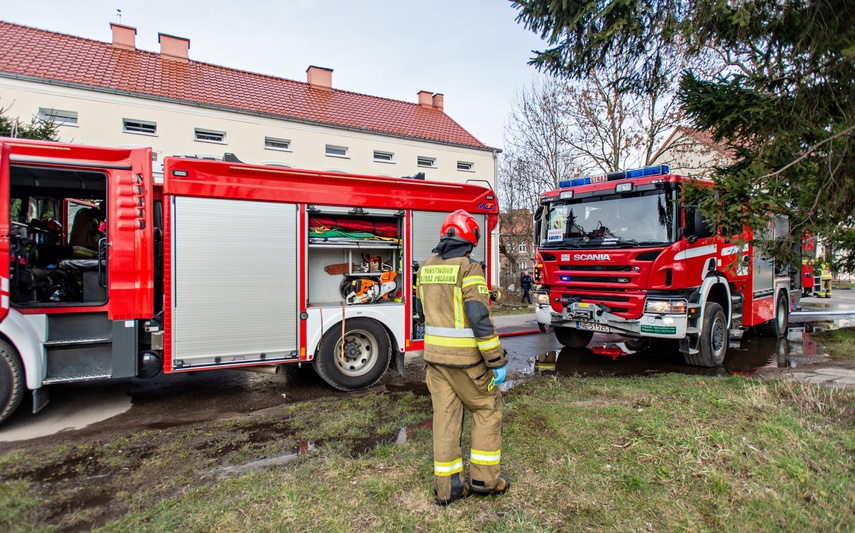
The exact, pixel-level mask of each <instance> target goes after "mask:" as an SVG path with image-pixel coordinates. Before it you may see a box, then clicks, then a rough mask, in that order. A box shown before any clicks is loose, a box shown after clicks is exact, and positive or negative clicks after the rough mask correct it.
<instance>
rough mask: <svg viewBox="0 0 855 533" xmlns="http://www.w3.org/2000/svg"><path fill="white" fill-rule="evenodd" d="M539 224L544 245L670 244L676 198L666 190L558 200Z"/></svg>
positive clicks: (553, 246)
mask: <svg viewBox="0 0 855 533" xmlns="http://www.w3.org/2000/svg"><path fill="white" fill-rule="evenodd" d="M540 228H541V231H540V235H539V240H540V247H541V248H561V247H563V246H570V247H574V248H576V247H578V248H588V247H601V246H613V247H614V246H618V247H622V246H656V245H667V244H669V243H671V242H674V241H673V237H674V202H673V201H671V198H670V197H669V193H668V191H664V190H656V191H647V192H644V193H629V194H623V195H614V194H613V195H609V196H599V197H592V198H581V199H577V200H573V201H569V202H562V203H558V202H555V203H551V204H549V206H548V207H547V208H546V209H545V210H544V214H543V223H542V224H541V226H540Z"/></svg>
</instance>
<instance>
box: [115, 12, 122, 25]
mask: <svg viewBox="0 0 855 533" xmlns="http://www.w3.org/2000/svg"><path fill="white" fill-rule="evenodd" d="M116 18H118V19H119V24H121V23H122V10H121V9H117V10H116Z"/></svg>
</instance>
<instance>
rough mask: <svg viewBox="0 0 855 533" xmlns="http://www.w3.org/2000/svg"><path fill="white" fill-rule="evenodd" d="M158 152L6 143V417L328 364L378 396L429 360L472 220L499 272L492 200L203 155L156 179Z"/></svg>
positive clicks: (0, 173) (326, 371) (1, 338)
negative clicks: (111, 381)
mask: <svg viewBox="0 0 855 533" xmlns="http://www.w3.org/2000/svg"><path fill="white" fill-rule="evenodd" d="M151 156H152V154H151V150H150V149H148V148H137V149H116V148H99V147H88V146H80V145H72V144H60V143H50V142H40V141H24V140H17V139H6V140H2V141H0V253H2V254H4V255H5V256H6V259H4V260H3V261H0V290H2V294H0V421H2V420H5V419H6V418H8V416H9V415H10V414H11V413H12V412H13V411H14V410H15V408H16V407H17V406H18V404H19V403H20V401H21V398H22V396H23V395H24V394H25V391H26V390H27V389H29V390H30V391H32V396H33V411H34V412H36V411H38V410H39V409H41V408H42V407H43V406H44V405H45V404H46V402H47V399H48V397H47V393H46V386H47V385H50V384H56V383H66V382H73V381H84V380H100V379H107V378H133V377H135V378H150V377H154V376H157V375H159V374H160V373H165V374H171V373H179V372H195V371H205V370H209V369H222V368H232V369H247V368H251V369H256V370H258V369H265V370H267V371H270V370H272V369H278V368H281V366H280V365H284V364H288V363H296V364H300V363H311V364H312V366H313V367H314V369H315V370H316V372H317V373H318V375H319V376H320V377H321V378H322V379H323V380H324V381H326V382H327V383H328V384H329V385H330V386H332V387H334V388H337V389H340V390H348V391H349V390H355V389H362V388H365V387H369V386H371V385H373V384H374V383H376V382H377V381H378V380H379V379H380V378H381V377H382V376H383V374H384V373H385V372H386V370H387V369H388V368H390V367H394V368H397V369H398V370H399V371H403V360H404V353H405V352H407V351H412V350H420V349H423V335H424V327H423V323H422V321H421V317H420V316H419V315H418V312H417V309H416V306H414V302H413V298H412V286H413V282H414V276H415V275H416V271H417V268H418V264H419V262H421V261H424V260H425V259H427V258H428V257H430V256H431V249H432V248H433V247H434V246H435V245H436V243H437V241H438V239H439V233H440V227H441V225H442V223H443V221H444V220H445V217H446V216H447V215H448V213H450V212H452V211H454V210H456V209H466V210H467V211H469V212H470V213H471V214H472V215H473V216H475V217H476V219H477V220H478V222H479V224H480V225H481V227H482V229H483V231H482V234H483V235H485V239H483V240H482V241H483V242H482V243H480V244H479V246H478V247H476V249H475V250H474V251H473V254H472V257H473V258H475V259H476V260H480V261H484V262H485V263H486V268H485V272H486V273H487V276H488V278H490V277H491V273H492V270H493V269H492V268H491V263H490V261H491V254H489V253H485V250H489V249H490V247H491V246H493V243H492V242H491V240H492V239H493V236H492V235H493V233H492V229H493V228H494V227H495V225H496V223H497V220H498V211H499V210H498V206H497V203H496V198H495V194H494V192H493V191H492V190H490V189H489V188H485V187H483V186H480V185H473V184H468V183H467V184H462V183H444V182H434V181H426V180H420V179H410V178H384V177H376V176H364V175H351V174H342V173H332V172H318V171H309V170H295V169H288V168H279V167H269V166H258V165H249V164H243V163H240V162H234V161H210V160H204V159H194V158H185V157H168V158H166V159H165V160H164V162H163V177H162V180H160V179H158V182H157V183H155V178H154V177H153V174H152V165H151ZM81 238H85V239H83V240H80V239H81ZM86 239H88V242H89V243H90V244H89V245H88V246H86V245H85V244H84V243H85V241H86ZM488 282H489V279H488Z"/></svg>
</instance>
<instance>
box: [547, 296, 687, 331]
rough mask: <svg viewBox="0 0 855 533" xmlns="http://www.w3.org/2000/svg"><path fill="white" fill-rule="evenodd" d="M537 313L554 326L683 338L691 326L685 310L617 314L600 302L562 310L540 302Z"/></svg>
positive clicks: (572, 306) (577, 304) (570, 306)
mask: <svg viewBox="0 0 855 533" xmlns="http://www.w3.org/2000/svg"><path fill="white" fill-rule="evenodd" d="M535 316H536V317H537V321H538V322H539V323H541V324H549V325H551V326H553V327H570V328H575V329H583V330H589V331H598V332H602V333H617V334H619V335H627V336H631V337H655V338H660V339H683V338H685V337H686V332H687V330H688V317H687V316H686V315H684V314H673V315H662V314H655V313H644V314H643V315H641V318H639V319H627V318H623V317H620V316H617V315H614V314H612V313H610V312H608V311H606V310H605V309H604V308H602V307H601V306H599V305H597V304H592V303H584V302H575V303H572V304H569V305H568V306H567V307H565V308H564V310H563V311H562V312H560V313H557V312H555V311H553V310H552V308H551V307H550V306H549V305H538V306H537V307H536V308H535Z"/></svg>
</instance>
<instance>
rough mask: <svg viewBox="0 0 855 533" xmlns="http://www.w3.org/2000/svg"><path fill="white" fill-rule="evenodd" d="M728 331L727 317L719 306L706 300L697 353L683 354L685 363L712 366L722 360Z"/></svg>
mask: <svg viewBox="0 0 855 533" xmlns="http://www.w3.org/2000/svg"><path fill="white" fill-rule="evenodd" d="M727 342H728V331H727V317H726V316H725V314H724V310H722V308H721V306H720V305H719V304H717V303H715V302H707V304H706V306H704V320H703V327H702V328H701V333H700V339H698V353H695V354H689V353H687V354H683V355H684V359H685V360H686V363H688V364H690V365H694V366H705V367H708V368H712V367H715V366H720V365H721V364H722V363H723V362H724V356H725V354H726V353H727Z"/></svg>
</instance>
